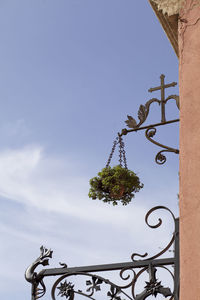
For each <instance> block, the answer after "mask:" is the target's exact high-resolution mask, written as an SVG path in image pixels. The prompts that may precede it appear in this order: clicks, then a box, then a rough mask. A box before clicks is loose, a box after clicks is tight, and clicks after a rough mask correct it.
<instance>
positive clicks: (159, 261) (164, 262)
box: [37, 257, 176, 277]
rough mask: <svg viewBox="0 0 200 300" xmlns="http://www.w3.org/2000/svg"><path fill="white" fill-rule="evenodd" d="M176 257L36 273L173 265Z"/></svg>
mask: <svg viewBox="0 0 200 300" xmlns="http://www.w3.org/2000/svg"><path fill="white" fill-rule="evenodd" d="M175 262H176V259H175V258H174V257H172V258H163V259H155V260H138V261H134V262H124V263H113V264H105V265H93V266H82V267H72V268H66V267H65V268H54V269H43V270H41V271H40V272H39V273H38V274H37V277H38V276H39V277H40V276H57V275H64V274H67V273H78V272H85V273H87V272H105V271H115V270H121V269H123V268H142V267H146V266H149V264H152V265H153V266H163V265H173V264H175Z"/></svg>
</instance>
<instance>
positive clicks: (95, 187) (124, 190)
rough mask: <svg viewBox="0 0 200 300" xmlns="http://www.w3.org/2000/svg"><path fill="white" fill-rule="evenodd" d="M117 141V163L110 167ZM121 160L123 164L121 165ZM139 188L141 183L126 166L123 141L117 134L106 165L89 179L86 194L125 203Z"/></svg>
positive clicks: (107, 200)
mask: <svg viewBox="0 0 200 300" xmlns="http://www.w3.org/2000/svg"><path fill="white" fill-rule="evenodd" d="M118 143H119V165H117V166H114V167H112V168H111V167H110V166H109V164H110V161H111V158H112V155H113V153H114V151H115V147H116V145H117V144H118ZM122 162H123V163H124V166H122ZM141 188H143V184H142V183H141V182H140V179H139V177H138V176H137V175H136V174H135V173H134V172H133V171H131V170H129V169H128V168H127V163H126V156H125V150H124V143H123V141H122V138H121V136H120V135H119V137H118V138H117V139H116V140H115V141H114V144H113V148H112V151H111V154H110V156H109V159H108V162H107V165H106V167H105V168H103V169H102V170H101V171H100V172H99V173H98V176H96V177H94V178H92V179H91V180H90V190H89V194H88V195H89V197H90V198H92V199H93V200H96V199H99V200H102V201H103V202H108V203H112V204H113V205H117V204H118V202H121V203H122V204H123V205H127V204H128V203H130V202H131V200H132V199H133V198H134V196H135V193H137V192H139V190H140V189H141Z"/></svg>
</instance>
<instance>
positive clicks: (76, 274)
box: [25, 206, 179, 300]
mask: <svg viewBox="0 0 200 300" xmlns="http://www.w3.org/2000/svg"><path fill="white" fill-rule="evenodd" d="M160 210H165V211H167V212H168V213H169V215H170V216H171V219H172V222H173V223H174V232H173V234H172V237H171V240H170V241H169V243H168V244H167V245H166V247H165V248H164V249H162V250H161V251H160V252H159V253H157V254H156V255H153V256H152V257H148V253H145V254H138V253H133V254H132V255H131V259H130V261H128V262H122V263H115V264H104V265H92V266H82V267H72V268H71V267H70V268H69V267H68V266H67V265H66V264H65V263H62V264H61V263H60V265H61V266H60V267H59V268H53V269H51V268H48V269H46V268H45V269H42V270H41V271H39V272H37V271H36V269H37V267H38V266H39V265H42V266H46V265H48V263H49V259H50V258H52V253H53V251H52V250H50V249H46V248H45V247H43V246H42V247H41V248H40V251H41V253H40V256H39V257H38V258H37V259H36V260H35V261H34V262H33V263H32V264H31V265H30V266H29V267H28V268H27V270H26V273H25V278H26V280H27V281H28V282H29V283H31V285H32V297H31V299H32V300H36V299H39V298H42V297H43V296H44V295H45V294H46V292H47V288H46V283H45V280H46V279H47V277H52V278H54V277H55V276H57V277H58V278H57V279H56V280H55V282H54V283H53V284H52V286H51V299H52V300H58V299H61V298H64V299H67V300H78V299H80V298H82V297H83V298H84V297H85V298H89V299H93V300H95V299H96V300H97V299H108V300H127V299H129V300H145V299H147V298H149V297H150V296H154V297H157V295H160V296H162V298H163V299H164V298H165V299H168V300H172V299H173V300H178V299H179V238H178V235H179V219H178V218H175V216H174V214H173V213H172V212H171V211H170V210H169V209H168V208H167V207H165V206H156V207H154V208H152V209H151V210H149V211H148V213H147V214H146V217H145V222H146V224H147V225H148V226H149V227H150V228H152V229H156V228H158V227H160V226H161V225H162V222H163V221H162V219H161V218H159V219H158V222H157V224H154V225H152V224H151V223H150V222H149V217H150V215H151V214H152V213H153V212H155V211H160ZM172 246H174V247H173V250H170V249H171V247H172ZM168 251H171V252H168ZM166 253H173V256H172V257H167V258H166V257H163V255H164V254H165V255H166ZM159 270H163V271H164V272H166V273H167V274H169V275H170V276H171V278H172V281H173V286H172V287H168V286H165V284H164V283H163V282H162V281H161V280H160V278H158V277H157V274H158V273H159ZM114 271H115V272H117V273H115V275H114V276H113V274H111V273H112V272H114ZM104 274H105V275H104ZM145 274H147V275H148V278H147V279H146V280H145V283H144V284H143V287H141V283H140V292H139V293H136V287H137V285H138V282H139V279H141V278H142V280H143V277H144V275H145ZM159 276H160V275H159ZM108 277H111V278H108ZM119 279H120V281H121V283H119ZM137 291H138V288H137ZM48 299H49V298H48ZM159 299H160V298H159Z"/></svg>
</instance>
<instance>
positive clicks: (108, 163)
mask: <svg viewBox="0 0 200 300" xmlns="http://www.w3.org/2000/svg"><path fill="white" fill-rule="evenodd" d="M118 140H119V138H118V137H117V138H116V139H115V140H114V142H113V146H112V150H111V153H110V155H109V158H108V161H107V164H106V168H108V167H109V165H110V162H111V159H112V156H113V153H114V151H115V148H116V145H117V143H118Z"/></svg>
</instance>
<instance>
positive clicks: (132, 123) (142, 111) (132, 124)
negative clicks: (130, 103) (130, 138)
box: [121, 74, 180, 165]
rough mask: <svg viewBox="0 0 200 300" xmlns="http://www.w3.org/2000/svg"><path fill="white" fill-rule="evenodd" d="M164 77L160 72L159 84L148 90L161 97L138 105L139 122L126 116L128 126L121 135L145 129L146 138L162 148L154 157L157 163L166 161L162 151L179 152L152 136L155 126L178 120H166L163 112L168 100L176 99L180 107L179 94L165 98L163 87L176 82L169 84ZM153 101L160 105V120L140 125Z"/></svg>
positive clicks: (173, 84) (145, 118)
mask: <svg viewBox="0 0 200 300" xmlns="http://www.w3.org/2000/svg"><path fill="white" fill-rule="evenodd" d="M164 78H165V76H164V75H163V74H161V76H160V81H161V83H160V86H158V87H155V88H150V89H149V92H154V91H157V90H160V91H161V99H160V100H159V99H157V98H152V99H150V100H148V101H147V102H146V104H145V105H140V107H139V110H138V119H139V122H138V123H137V122H136V120H135V119H134V118H133V117H132V116H129V115H128V116H127V117H128V119H127V120H126V121H125V123H126V125H127V126H128V127H129V128H130V129H129V130H128V129H126V128H124V129H122V132H121V135H126V134H128V133H129V132H133V131H138V130H145V136H146V138H147V139H148V140H149V141H150V142H151V143H153V144H155V145H157V146H159V147H161V148H163V150H161V151H159V152H158V153H157V155H156V157H155V161H156V163H157V164H160V165H162V164H164V163H165V162H166V160H167V159H166V156H165V155H164V154H163V152H173V153H175V154H179V150H178V149H175V148H172V147H168V146H166V145H163V144H161V143H158V142H157V141H155V140H154V139H153V137H154V136H155V134H156V128H155V127H157V126H161V125H167V124H171V123H175V122H179V119H174V120H169V121H167V120H166V113H165V106H166V104H167V102H168V101H169V100H172V99H173V100H175V101H176V106H177V108H178V109H180V103H179V96H178V95H170V96H168V97H167V98H165V89H166V88H169V87H174V86H176V85H177V83H176V82H172V83H170V84H165V82H164ZM153 103H157V104H158V105H159V106H160V107H161V122H160V123H155V124H151V125H147V126H141V125H143V124H144V122H145V121H146V120H147V118H148V115H149V111H150V106H151V105H152V104H153Z"/></svg>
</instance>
